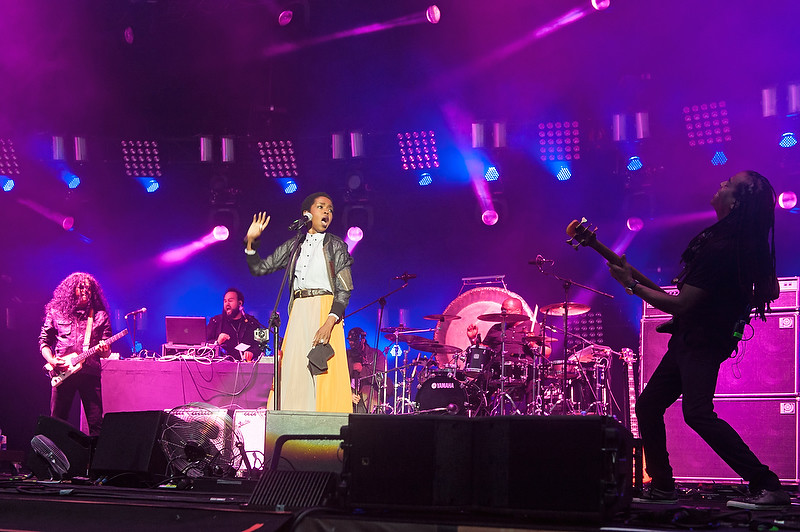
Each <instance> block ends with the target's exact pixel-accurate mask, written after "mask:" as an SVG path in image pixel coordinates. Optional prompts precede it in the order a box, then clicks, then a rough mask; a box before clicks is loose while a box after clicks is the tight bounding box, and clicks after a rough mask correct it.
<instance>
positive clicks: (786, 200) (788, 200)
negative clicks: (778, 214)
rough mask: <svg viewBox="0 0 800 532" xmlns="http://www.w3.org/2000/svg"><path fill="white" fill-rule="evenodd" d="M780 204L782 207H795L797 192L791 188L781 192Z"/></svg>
mask: <svg viewBox="0 0 800 532" xmlns="http://www.w3.org/2000/svg"><path fill="white" fill-rule="evenodd" d="M778 205H780V206H781V209H794V208H795V206H796V205H797V194H795V193H794V192H792V191H791V190H787V191H786V192H781V193H780V195H779V196H778Z"/></svg>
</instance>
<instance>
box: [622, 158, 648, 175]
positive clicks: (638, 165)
mask: <svg viewBox="0 0 800 532" xmlns="http://www.w3.org/2000/svg"><path fill="white" fill-rule="evenodd" d="M643 166H644V165H643V164H642V160H641V159H640V158H639V156H638V155H634V156H633V157H631V158H629V159H628V164H627V165H626V168H627V169H628V170H630V171H631V172H635V171H636V170H641V169H642V167H643Z"/></svg>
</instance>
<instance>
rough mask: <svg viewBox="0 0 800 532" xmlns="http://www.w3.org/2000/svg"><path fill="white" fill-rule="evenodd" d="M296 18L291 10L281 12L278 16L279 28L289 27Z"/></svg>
mask: <svg viewBox="0 0 800 532" xmlns="http://www.w3.org/2000/svg"><path fill="white" fill-rule="evenodd" d="M293 18H294V12H292V10H291V9H286V10H284V11H281V14H280V15H278V25H279V26H288V25H289V23H290V22H292V19H293Z"/></svg>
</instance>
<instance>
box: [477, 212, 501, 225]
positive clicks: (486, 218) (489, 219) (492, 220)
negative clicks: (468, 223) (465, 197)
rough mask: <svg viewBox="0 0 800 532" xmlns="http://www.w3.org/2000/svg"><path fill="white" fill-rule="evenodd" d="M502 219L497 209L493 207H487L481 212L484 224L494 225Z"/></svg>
mask: <svg viewBox="0 0 800 532" xmlns="http://www.w3.org/2000/svg"><path fill="white" fill-rule="evenodd" d="M498 220H500V217H499V216H498V215H497V211H495V210H492V209H487V210H485V211H483V214H481V221H482V222H483V223H484V225H494V224H496V223H497V222H498Z"/></svg>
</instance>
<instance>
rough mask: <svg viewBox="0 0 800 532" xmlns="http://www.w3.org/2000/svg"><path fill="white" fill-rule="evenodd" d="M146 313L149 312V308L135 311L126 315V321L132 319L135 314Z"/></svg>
mask: <svg viewBox="0 0 800 532" xmlns="http://www.w3.org/2000/svg"><path fill="white" fill-rule="evenodd" d="M145 312H147V307H142V308H140V309H136V310H133V311H131V312H128V313H127V314H125V319H126V320H127V319H128V318H130V317H131V316H133V315H134V314H144V313H145Z"/></svg>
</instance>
